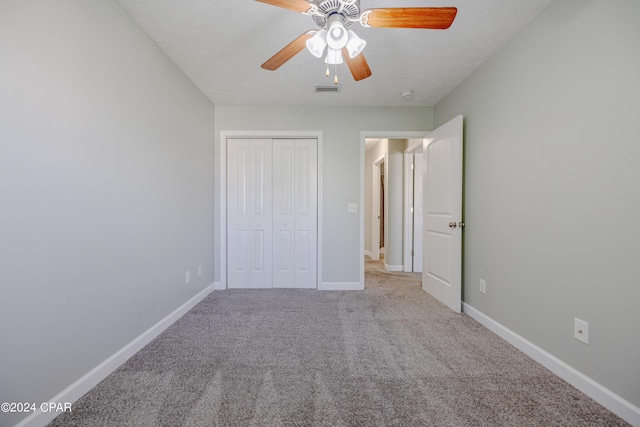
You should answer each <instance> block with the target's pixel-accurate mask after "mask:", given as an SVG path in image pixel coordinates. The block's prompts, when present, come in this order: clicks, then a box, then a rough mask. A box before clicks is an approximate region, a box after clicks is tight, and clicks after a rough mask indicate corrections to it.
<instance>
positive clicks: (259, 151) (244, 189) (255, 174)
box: [227, 139, 273, 288]
mask: <svg viewBox="0 0 640 427" xmlns="http://www.w3.org/2000/svg"><path fill="white" fill-rule="evenodd" d="M271 168H272V147H271V140H270V139H230V140H228V141H227V171H228V173H227V248H228V254H227V265H228V286H229V288H238V287H243V288H246V287H251V288H270V287H272V280H273V278H272V255H271V249H272V235H271V233H272V195H271V191H272V178H271V175H272V169H271Z"/></svg>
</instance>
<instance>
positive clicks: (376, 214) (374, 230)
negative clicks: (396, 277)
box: [363, 154, 387, 261]
mask: <svg viewBox="0 0 640 427" xmlns="http://www.w3.org/2000/svg"><path fill="white" fill-rule="evenodd" d="M386 160H387V156H386V154H383V155H382V156H380V157H379V158H377V159H375V160H374V161H373V181H372V188H371V193H372V196H373V197H372V205H371V206H369V209H371V244H372V245H373V244H374V242H378V243H377V244H375V246H374V247H372V249H373V251H372V252H371V259H373V260H376V261H377V260H379V259H380V222H381V221H380V216H382V215H381V214H380V200H381V198H382V197H383V196H384V194H380V176H382V175H383V173H382V172H383V171H382V164H383V163H385V161H386ZM385 188H386V187H385ZM363 206H364V205H363ZM364 209H366V208H363V210H364ZM383 214H384V213H383Z"/></svg>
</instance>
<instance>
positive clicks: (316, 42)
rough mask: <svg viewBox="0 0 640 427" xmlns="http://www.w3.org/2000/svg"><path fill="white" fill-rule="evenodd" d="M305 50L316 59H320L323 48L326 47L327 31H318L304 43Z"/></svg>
mask: <svg viewBox="0 0 640 427" xmlns="http://www.w3.org/2000/svg"><path fill="white" fill-rule="evenodd" d="M306 45H307V50H308V51H309V52H311V54H312V55H313V56H315V57H316V58H320V57H322V54H323V53H324V48H325V47H327V30H325V29H324V28H323V29H321V30H319V31H318V32H317V33H315V34H314V35H313V37H311V38H310V39H309V40H307V42H306Z"/></svg>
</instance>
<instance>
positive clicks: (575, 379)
mask: <svg viewBox="0 0 640 427" xmlns="http://www.w3.org/2000/svg"><path fill="white" fill-rule="evenodd" d="M462 306H463V310H462V311H463V312H464V313H466V314H467V315H469V317H471V318H472V319H474V320H476V321H477V322H478V323H480V324H482V325H483V326H485V327H486V328H487V329H489V330H490V331H491V332H493V333H495V334H496V335H498V336H499V337H500V338H502V339H504V340H505V341H507V342H508V343H509V344H511V345H513V346H514V347H516V348H517V349H518V350H520V351H522V352H523V353H524V354H526V355H527V356H529V357H530V358H532V359H533V360H535V361H536V362H538V363H540V364H541V365H542V366H544V367H545V368H547V369H548V370H550V371H551V372H553V373H554V374H555V375H557V376H559V377H560V378H562V379H563V380H565V381H566V382H568V383H569V384H571V385H572V386H574V387H575V388H577V389H578V390H580V391H581V392H583V393H584V394H586V395H587V396H589V397H590V398H592V399H593V400H595V401H596V402H598V403H599V404H601V405H602V406H604V407H605V408H607V409H608V410H610V411H611V412H613V413H614V414H616V415H617V416H619V417H620V418H622V419H623V420H625V421H626V422H628V423H629V424H631V425H632V426H639V427H640V408H639V407H637V406H635V405H634V404H633V403H631V402H629V401H628V400H626V399H624V398H623V397H621V396H618V395H617V394H615V393H614V392H612V391H611V390H609V389H608V388H606V387H605V386H603V385H602V384H600V383H597V382H595V381H594V380H593V379H591V378H590V377H588V376H586V375H585V374H583V373H582V372H580V371H578V370H576V369H575V368H572V367H571V366H569V365H568V364H566V363H565V362H563V361H562V360H560V359H558V358H557V357H555V356H554V355H552V354H551V353H548V352H547V351H545V350H543V349H541V348H540V347H538V346H537V345H535V344H533V343H532V342H530V341H527V340H526V339H524V338H523V337H521V336H520V335H518V334H516V333H515V332H513V331H511V330H510V329H507V328H506V327H504V326H503V325H501V324H500V323H498V322H496V321H495V320H493V319H492V318H490V317H489V316H487V315H485V314H483V313H481V312H480V311H478V310H476V309H475V308H473V307H472V306H470V305H469V304H466V303H463V304H462Z"/></svg>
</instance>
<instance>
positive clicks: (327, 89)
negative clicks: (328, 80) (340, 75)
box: [314, 85, 342, 93]
mask: <svg viewBox="0 0 640 427" xmlns="http://www.w3.org/2000/svg"><path fill="white" fill-rule="evenodd" d="M341 87H342V85H315V90H314V92H315V93H331V92H333V93H336V92H340V88H341Z"/></svg>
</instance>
